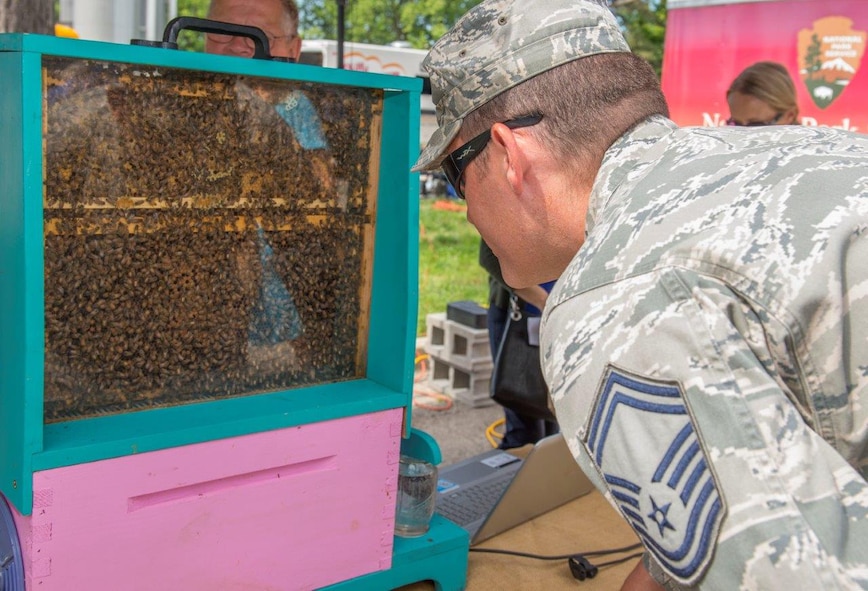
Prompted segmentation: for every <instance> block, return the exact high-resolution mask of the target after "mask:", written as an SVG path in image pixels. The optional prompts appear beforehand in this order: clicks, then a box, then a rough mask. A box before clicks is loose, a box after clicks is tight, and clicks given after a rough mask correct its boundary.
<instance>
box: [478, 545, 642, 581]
mask: <svg viewBox="0 0 868 591" xmlns="http://www.w3.org/2000/svg"><path fill="white" fill-rule="evenodd" d="M641 547H642V544H633V545H631V546H624V547H623V548H610V549H607V550H592V551H590V552H584V553H576V554H558V555H556V556H546V555H541V554H531V553H530V552H519V551H517V550H501V549H499V548H470V551H471V552H483V553H488V554H506V555H508V556H520V557H522V558H533V559H535V560H566V561H567V565H568V566H569V568H570V574H572V575H573V578H574V579H576V580H578V581H584V580H585V579H593V578H594V577H596V576H597V572H598V571H599V570H600V569H601V568H604V567H607V566H614V565H616V564H621V563H622V562H627V561H628V560H633V559H634V558H641V557H642V552H635V553H633V554H630V555H628V556H624V557H622V558H616V559H614V560H609V561H607V562H603V563H600V564H593V563H591V561H590V560H588V558H587V557H588V556H607V555H609V554H620V553H622V552H629V551H631V550H635V549H637V548H641Z"/></svg>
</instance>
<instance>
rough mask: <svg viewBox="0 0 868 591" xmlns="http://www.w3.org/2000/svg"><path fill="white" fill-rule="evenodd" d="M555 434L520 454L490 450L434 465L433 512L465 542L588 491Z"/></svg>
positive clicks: (492, 533) (488, 535)
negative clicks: (465, 534) (464, 535)
mask: <svg viewBox="0 0 868 591" xmlns="http://www.w3.org/2000/svg"><path fill="white" fill-rule="evenodd" d="M592 488H593V485H592V484H591V482H590V480H588V478H587V477H586V476H585V474H584V473H583V472H582V471H581V469H579V466H578V464H576V461H575V460H574V459H573V456H572V454H571V453H570V450H569V448H568V447H567V443H566V441H565V440H564V438H563V436H562V435H561V434H559V433H558V434H555V435H550V436H549V437H545V438H543V439H541V440H540V441H538V442H537V443H536V445H534V446H533V448H531V450H530V453H529V454H528V455H527V457H526V458H524V459H522V458H520V457H518V456H515V455H513V454H510V453H509V452H506V451H503V450H498V449H493V450H491V451H487V452H484V453H482V454H479V455H477V456H473V457H472V458H468V459H466V460H462V461H460V462H457V463H455V464H452V465H450V466H447V467H445V468H442V469H441V470H440V474H439V478H438V482H437V492H438V494H437V504H436V509H435V510H436V512H437V513H438V514H439V515H442V516H443V517H445V518H447V519H449V520H451V521H453V522H455V523H456V524H458V525H460V526H461V527H463V528H464V529H466V530H467V532H468V533H469V534H470V545H471V546H472V545H475V544H478V543H480V542H482V541H484V540H487V539H488V538H491V537H492V536H495V535H497V534H499V533H501V532H504V531H506V530H508V529H510V528H512V527H515V526H516V525H519V524H522V523H524V522H525V521H528V520H529V519H533V518H534V517H536V516H537V515H542V514H543V513H545V512H547V511H550V510H552V509H554V508H555V507H559V506H560V505H563V504H564V503H566V502H568V501H571V500H573V499H575V498H578V497H580V496H582V495H584V494H587V493H588V492H590V490H591V489H592Z"/></svg>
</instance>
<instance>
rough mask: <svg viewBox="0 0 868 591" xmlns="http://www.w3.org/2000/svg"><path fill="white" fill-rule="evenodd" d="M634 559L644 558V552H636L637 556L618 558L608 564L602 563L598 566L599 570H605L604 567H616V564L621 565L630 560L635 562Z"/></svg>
mask: <svg viewBox="0 0 868 591" xmlns="http://www.w3.org/2000/svg"><path fill="white" fill-rule="evenodd" d="M634 558H642V552H636V553H635V554H630V555H629V556H625V557H624V558H618V559H616V560H610V561H608V562H601V563H600V564H598V565H597V568H603V567H604V566H615V565H616V564H621V563H622V562H627V561H628V560H633V559H634Z"/></svg>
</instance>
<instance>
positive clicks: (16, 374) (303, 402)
mask: <svg viewBox="0 0 868 591" xmlns="http://www.w3.org/2000/svg"><path fill="white" fill-rule="evenodd" d="M48 55H50V56H63V57H68V58H74V59H94V60H103V61H113V62H123V63H133V64H146V65H150V66H157V67H171V68H185V69H192V70H203V71H210V72H221V73H230V74H241V75H247V76H262V77H268V78H279V79H290V80H299V81H306V82H314V83H322V84H331V85H343V86H354V87H363V88H375V89H383V90H384V96H385V98H384V106H383V124H382V143H381V152H380V172H379V190H378V197H377V210H376V211H377V213H376V224H375V233H374V257H373V262H374V264H373V276H372V280H371V303H370V322H369V332H368V357H367V367H366V373H365V376H364V377H363V378H361V379H358V380H352V381H347V382H341V383H336V384H327V385H319V386H314V387H305V388H295V389H291V390H285V391H279V392H272V393H268V394H261V395H252V396H247V397H241V398H233V399H228V400H219V401H213V402H199V403H193V404H186V405H182V406H176V407H171V408H163V409H153V410H146V411H139V412H135V413H127V414H119V415H114V416H106V417H99V418H91V419H83V420H78V421H69V422H63V423H53V424H48V425H45V424H44V422H43V379H44V374H43V366H44V286H43V280H44V261H43V228H42V191H43V189H42V181H43V170H42V166H43V158H42V78H41V64H42V56H48ZM0 80H3V83H4V86H5V88H4V90H3V92H2V93H0V283H2V289H0V492H2V494H3V495H4V496H5V497H6V498H7V499H8V500H9V501H10V502H11V503H12V504H13V505H14V506H15V508H16V509H17V510H18V511H19V512H20V513H22V514H24V515H28V514H30V512H31V511H32V498H33V490H32V474H33V472H35V471H39V470H47V469H51V468H57V467H60V466H68V465H74V464H79V463H84V462H91V461H95V460H100V459H105V458H111V457H119V456H124V455H128V454H133V453H142V452H147V451H152V450H157V449H166V448H170V447H177V446H182V445H189V444H193V443H199V442H203V441H210V440H215V439H221V438H225V437H232V436H238V435H245V434H249V433H256V432H262V431H267V430H272V429H279V428H284V427H289V426H294V425H300V424H306V423H312V422H317V421H324V420H329V419H336V418H341V417H346V416H353V415H359V414H363V413H370V412H376V411H380V410H385V409H392V408H403V409H404V411H405V425H404V429H405V434H409V429H410V414H411V413H410V409H411V402H412V388H413V366H414V355H415V339H416V315H417V306H418V249H419V244H418V227H419V197H418V175H417V174H415V173H411V172H410V167H411V166H412V164H413V162H414V161H415V159H416V156H417V155H418V151H419V145H418V138H419V110H420V95H421V88H422V83H421V80H418V79H413V78H406V77H397V76H386V75H382V74H368V73H363V72H351V71H344V70H335V69H327V68H321V67H316V66H304V65H298V64H286V63H280V62H270V61H262V60H252V59H240V58H235V57H225V56H215V55H206V54H199V53H190V52H181V51H176V50H168V49H160V48H153V47H145V46H132V45H130V46H127V45H120V44H110V43H102V42H96V41H83V40H78V39H63V38H56V37H46V36H40V35H27V34H4V35H0Z"/></svg>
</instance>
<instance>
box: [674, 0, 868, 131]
mask: <svg viewBox="0 0 868 591" xmlns="http://www.w3.org/2000/svg"><path fill="white" fill-rule="evenodd" d="M866 40H868V2H866V1H865V0H789V1H775V2H767V1H765V2H738V3H730V4H717V5H713V6H695V7H689V8H688V7H683V8H670V10H669V12H668V16H667V22H666V45H665V54H664V59H663V79H662V84H663V92H664V93H665V94H666V98H667V100H668V101H669V108H670V110H671V116H672V119H673V120H674V121H675V122H676V123H678V124H679V125H705V126H712V125H723V122H724V121H726V119H727V118H728V117H729V107H728V106H727V104H726V89H727V88H728V87H729V85H730V83H731V82H732V80H733V79H734V78H735V77H736V76H737V75H738V74H739V72H741V71H742V70H743V69H744V68H746V67H747V66H749V65H751V64H753V63H754V62H758V61H765V60H769V61H775V62H780V63H781V64H783V65H784V66H786V67H787V69H788V70H789V72H790V75H791V76H792V78H793V81H794V82H795V83H796V92H797V96H798V102H799V119H800V123H802V124H803V125H824V126H831V127H839V128H843V129H849V130H852V131H859V132H862V133H868V64H865V63H863V62H865V61H868V60H866V59H863V58H864V56H865V48H866Z"/></svg>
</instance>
